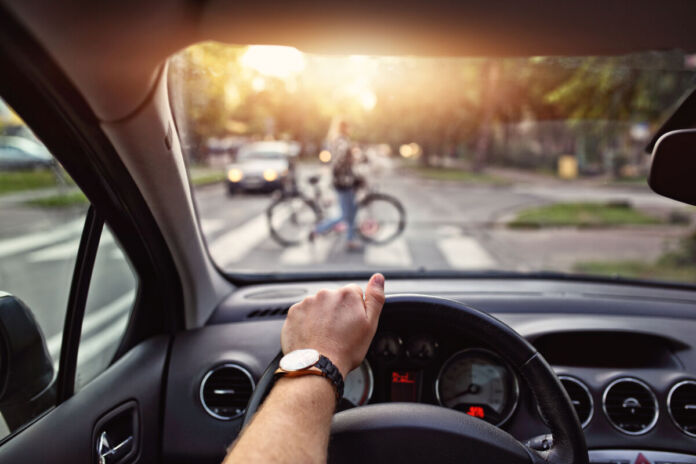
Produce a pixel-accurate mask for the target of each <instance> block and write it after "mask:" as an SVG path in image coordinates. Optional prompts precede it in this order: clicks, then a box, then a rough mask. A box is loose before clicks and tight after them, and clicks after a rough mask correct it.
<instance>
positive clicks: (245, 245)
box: [202, 214, 497, 271]
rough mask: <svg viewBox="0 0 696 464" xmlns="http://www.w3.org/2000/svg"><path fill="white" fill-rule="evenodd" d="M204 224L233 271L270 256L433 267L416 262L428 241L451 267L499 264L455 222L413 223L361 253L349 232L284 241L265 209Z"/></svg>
mask: <svg viewBox="0 0 696 464" xmlns="http://www.w3.org/2000/svg"><path fill="white" fill-rule="evenodd" d="M202 227H203V231H204V233H205V234H208V235H213V233H214V232H215V235H216V236H215V237H214V238H212V240H208V247H209V249H210V254H211V256H212V257H213V259H215V260H216V261H217V263H218V265H220V266H221V267H222V268H224V269H226V270H229V271H234V270H235V268H238V267H240V266H243V267H244V268H247V269H267V268H268V266H269V261H271V262H272V264H273V265H274V266H275V267H276V268H279V269H286V268H287V269H297V268H303V267H306V268H307V269H308V270H311V269H312V268H313V267H317V266H319V267H321V268H324V269H325V268H327V267H331V266H332V265H334V266H336V269H337V270H338V269H344V268H350V269H355V268H356V267H358V268H360V267H365V268H387V269H389V268H391V269H408V268H415V267H426V268H427V267H428V265H429V264H430V263H428V262H416V259H415V257H414V254H415V253H414V248H416V247H419V246H422V243H423V242H424V241H425V242H432V243H435V245H436V246H435V247H434V250H437V252H438V253H439V255H440V256H437V257H434V259H433V261H434V262H437V263H442V262H443V261H444V262H445V263H447V266H448V267H449V268H450V269H456V270H472V269H493V268H495V267H496V264H497V263H496V260H495V259H494V257H493V256H492V255H491V253H490V252H489V251H488V250H487V249H486V248H485V247H484V246H483V245H482V244H481V243H480V242H479V240H478V239H476V238H475V237H473V236H470V235H466V234H464V233H463V232H461V231H460V229H459V228H456V227H451V226H444V227H440V228H437V227H435V226H429V227H424V228H418V227H415V228H414V229H415V230H411V229H409V227H408V226H407V228H406V231H405V232H404V234H403V235H401V236H400V237H398V238H396V239H395V240H393V241H392V242H390V243H387V244H384V245H370V244H367V245H366V246H365V248H364V250H362V251H361V252H358V253H355V252H353V253H351V252H347V251H346V250H345V241H344V238H343V237H342V236H341V235H337V234H333V233H330V234H328V235H326V236H323V237H317V239H316V240H315V241H314V242H309V241H307V242H304V243H302V244H300V245H298V246H293V247H281V246H280V245H278V244H277V243H275V242H274V241H273V239H272V238H271V237H270V233H269V230H268V224H267V219H266V216H265V214H259V215H257V216H254V217H252V218H250V219H248V220H247V221H246V222H243V223H242V224H240V225H238V226H237V227H234V228H231V229H230V230H227V231H226V232H223V233H219V232H220V230H222V229H224V226H223V225H222V224H221V223H220V222H219V220H214V221H212V222H210V221H205V220H204V221H202ZM431 254H432V252H431ZM420 255H422V253H421V254H420ZM438 267H441V265H438Z"/></svg>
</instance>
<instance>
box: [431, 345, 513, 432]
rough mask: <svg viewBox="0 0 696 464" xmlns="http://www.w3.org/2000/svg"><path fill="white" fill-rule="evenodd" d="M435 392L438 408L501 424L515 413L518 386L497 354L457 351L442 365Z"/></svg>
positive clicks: (480, 351)
mask: <svg viewBox="0 0 696 464" xmlns="http://www.w3.org/2000/svg"><path fill="white" fill-rule="evenodd" d="M435 392H436V394H437V398H438V401H440V404H441V405H443V406H446V407H448V408H452V409H456V410H458V411H462V412H465V413H466V414H469V415H470V416H474V417H478V418H481V419H483V420H485V421H487V422H490V423H491V424H494V425H501V424H503V423H504V422H505V421H507V420H508V419H509V418H510V416H512V413H513V412H514V411H515V407H516V406H517V399H518V397H519V385H518V383H517V377H515V375H514V374H513V372H512V371H511V370H510V368H509V367H508V366H507V364H505V362H504V361H503V360H502V359H500V358H499V357H498V355H496V354H495V353H493V352H491V351H488V350H483V349H479V348H475V349H467V350H463V351H459V352H457V353H455V354H454V355H452V357H450V358H449V359H448V360H447V361H446V362H445V364H444V365H443V366H442V369H441V370H440V374H439V375H438V378H437V384H436V386H435Z"/></svg>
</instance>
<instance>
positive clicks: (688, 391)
mask: <svg viewBox="0 0 696 464" xmlns="http://www.w3.org/2000/svg"><path fill="white" fill-rule="evenodd" d="M667 408H668V409H669V415H670V416H671V417H672V420H673V421H674V423H675V424H676V425H677V427H679V429H680V430H681V431H682V432H684V433H685V434H687V435H689V436H691V437H696V381H694V380H684V381H683V382H679V383H678V384H676V385H675V386H673V387H672V389H671V390H670V391H669V395H668V396H667Z"/></svg>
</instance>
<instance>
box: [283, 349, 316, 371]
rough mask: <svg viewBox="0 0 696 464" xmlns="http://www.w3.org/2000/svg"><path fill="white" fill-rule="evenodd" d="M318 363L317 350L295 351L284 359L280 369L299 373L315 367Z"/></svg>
mask: <svg viewBox="0 0 696 464" xmlns="http://www.w3.org/2000/svg"><path fill="white" fill-rule="evenodd" d="M317 361H319V352H318V351H317V350H312V349H306V350H295V351H291V352H290V353H288V354H286V355H285V356H283V357H282V359H281V360H280V368H281V369H283V370H284V371H299V370H302V369H307V368H308V367H311V366H313V365H315V364H316V363H317Z"/></svg>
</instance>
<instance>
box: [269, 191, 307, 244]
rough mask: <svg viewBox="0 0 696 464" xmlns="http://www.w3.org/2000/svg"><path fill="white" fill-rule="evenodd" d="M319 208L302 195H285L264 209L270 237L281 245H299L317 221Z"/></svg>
mask: <svg viewBox="0 0 696 464" xmlns="http://www.w3.org/2000/svg"><path fill="white" fill-rule="evenodd" d="M319 217H320V214H319V208H317V206H316V204H315V203H314V202H313V201H312V200H310V199H308V198H305V197H303V196H302V195H296V194H295V195H285V196H282V197H280V198H278V199H277V200H275V201H274V202H273V203H271V205H270V206H269V207H268V209H267V210H266V218H267V219H268V228H269V230H270V233H271V237H273V239H274V240H275V241H276V242H278V243H279V244H281V245H282V246H293V245H299V244H300V243H301V242H303V241H305V240H307V238H308V237H309V233H310V232H311V231H312V229H313V228H314V226H315V225H316V224H317V222H319Z"/></svg>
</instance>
